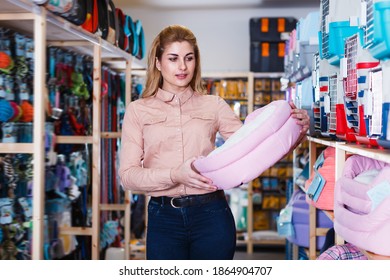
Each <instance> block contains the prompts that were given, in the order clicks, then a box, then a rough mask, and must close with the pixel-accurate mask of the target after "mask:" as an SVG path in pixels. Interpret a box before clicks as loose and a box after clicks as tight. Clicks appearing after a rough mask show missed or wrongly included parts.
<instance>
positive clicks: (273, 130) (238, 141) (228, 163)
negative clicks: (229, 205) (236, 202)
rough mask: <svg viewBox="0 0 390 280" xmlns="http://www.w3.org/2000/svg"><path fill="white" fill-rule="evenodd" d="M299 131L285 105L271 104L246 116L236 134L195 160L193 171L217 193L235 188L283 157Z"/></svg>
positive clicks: (288, 106)
mask: <svg viewBox="0 0 390 280" xmlns="http://www.w3.org/2000/svg"><path fill="white" fill-rule="evenodd" d="M301 128H302V127H301V126H300V125H298V124H297V123H296V120H295V119H293V118H292V117H291V107H290V105H289V104H288V102H287V101H284V100H278V101H273V102H271V103H269V104H268V105H267V106H264V107H262V108H260V109H257V110H255V111H253V112H252V113H251V114H249V115H248V116H247V117H246V119H245V123H244V125H243V126H242V127H241V128H240V129H239V130H237V131H236V132H235V133H234V134H233V135H231V136H230V137H229V139H228V140H227V141H226V142H225V143H224V144H223V145H222V146H220V147H218V148H217V149H215V150H214V151H212V152H211V153H210V154H209V155H207V156H206V157H200V158H198V159H197V160H195V161H194V167H195V168H196V170H198V171H199V172H200V173H201V174H202V175H204V176H205V177H207V178H209V179H211V180H212V181H213V184H214V185H215V186H217V187H218V188H219V189H225V190H226V189H231V188H234V187H237V186H239V185H241V184H243V183H247V182H249V181H251V180H253V179H254V178H256V177H258V176H259V175H260V174H261V173H263V171H265V170H266V169H267V168H269V167H270V166H272V165H274V164H275V163H276V162H277V161H279V160H280V159H281V158H282V157H283V156H285V155H286V153H287V152H288V151H289V150H290V149H291V147H292V146H293V145H294V144H295V143H296V141H297V140H298V138H299V135H300V130H301Z"/></svg>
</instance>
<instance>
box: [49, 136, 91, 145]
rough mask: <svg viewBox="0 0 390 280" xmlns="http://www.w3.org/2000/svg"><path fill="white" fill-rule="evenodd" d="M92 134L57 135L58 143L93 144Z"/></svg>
mask: <svg viewBox="0 0 390 280" xmlns="http://www.w3.org/2000/svg"><path fill="white" fill-rule="evenodd" d="M92 142H93V138H92V136H61V135H59V136H57V139H56V143H57V144H92Z"/></svg>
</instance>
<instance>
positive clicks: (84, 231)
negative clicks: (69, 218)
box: [59, 227, 93, 236]
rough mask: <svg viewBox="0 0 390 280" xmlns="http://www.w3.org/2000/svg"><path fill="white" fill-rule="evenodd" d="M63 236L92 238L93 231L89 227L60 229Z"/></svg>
mask: <svg viewBox="0 0 390 280" xmlns="http://www.w3.org/2000/svg"><path fill="white" fill-rule="evenodd" d="M59 229H60V232H61V234H64V235H85V236H92V235H93V230H92V228H88V227H60V228H59Z"/></svg>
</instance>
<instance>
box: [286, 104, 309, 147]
mask: <svg viewBox="0 0 390 280" xmlns="http://www.w3.org/2000/svg"><path fill="white" fill-rule="evenodd" d="M290 106H291V117H292V118H294V119H295V120H296V122H297V124H299V125H301V126H302V129H301V136H300V137H299V139H298V141H297V143H296V146H297V145H299V144H300V143H301V142H302V141H303V139H304V138H305V136H306V133H307V131H308V130H309V127H310V117H309V115H308V114H307V111H306V110H303V109H298V108H297V107H296V106H295V104H294V103H293V102H292V101H290Z"/></svg>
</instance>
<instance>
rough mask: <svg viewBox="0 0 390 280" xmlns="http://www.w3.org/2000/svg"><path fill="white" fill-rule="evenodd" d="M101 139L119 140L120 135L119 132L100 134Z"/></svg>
mask: <svg viewBox="0 0 390 280" xmlns="http://www.w3.org/2000/svg"><path fill="white" fill-rule="evenodd" d="M101 134H102V135H101V137H102V138H105V139H115V138H121V135H122V133H121V132H117V131H116V132H102V133H101Z"/></svg>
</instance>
